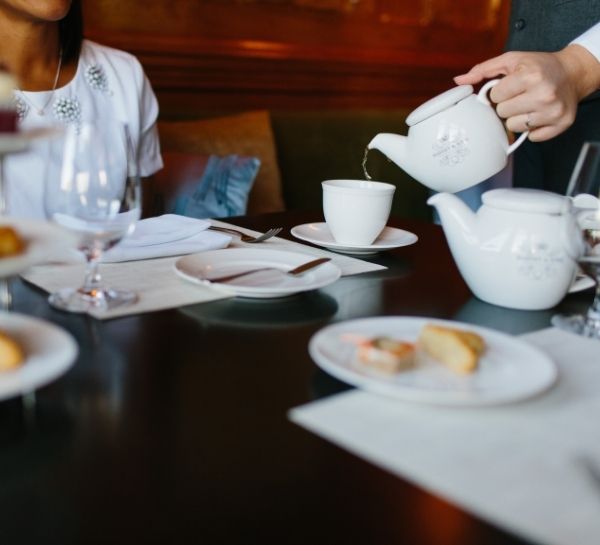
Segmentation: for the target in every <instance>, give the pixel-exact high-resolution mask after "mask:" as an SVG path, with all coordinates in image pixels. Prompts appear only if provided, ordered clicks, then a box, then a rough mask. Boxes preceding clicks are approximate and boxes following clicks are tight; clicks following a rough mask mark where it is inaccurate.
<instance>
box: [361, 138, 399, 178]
mask: <svg viewBox="0 0 600 545" xmlns="http://www.w3.org/2000/svg"><path fill="white" fill-rule="evenodd" d="M406 143H407V139H406V136H402V135H400V134H392V133H383V132H382V133H380V134H377V135H376V136H375V137H374V138H373V140H371V141H370V142H369V144H368V145H367V149H376V150H379V151H380V152H381V153H383V154H384V155H385V156H386V157H387V158H388V159H389V160H390V161H393V162H394V163H396V164H397V165H398V166H399V167H401V168H403V169H404V170H406V162H407V159H406V158H407V151H406V148H407V146H406Z"/></svg>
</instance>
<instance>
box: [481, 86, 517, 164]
mask: <svg viewBox="0 0 600 545" xmlns="http://www.w3.org/2000/svg"><path fill="white" fill-rule="evenodd" d="M499 82H500V80H499V79H492V80H490V81H488V82H487V83H486V84H485V85H484V86H483V87H482V88H481V89H479V93H477V100H479V101H480V102H483V103H484V104H486V105H487V106H491V105H492V103H491V102H490V101H489V99H488V91H489V90H490V89H491V88H492V87H493V86H494V85H496V84H497V83H499ZM528 136H529V131H525V132H522V133H521V136H519V138H517V139H516V140H515V141H514V142H513V143H512V144H511V145H510V146H508V149H507V150H506V155H510V154H511V153H512V152H513V151H515V150H516V149H517V148H518V147H519V146H520V145H521V144H522V143H523V142H524V141H525V140H526V139H527V137H528Z"/></svg>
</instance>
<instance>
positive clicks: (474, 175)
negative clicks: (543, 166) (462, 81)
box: [363, 80, 529, 193]
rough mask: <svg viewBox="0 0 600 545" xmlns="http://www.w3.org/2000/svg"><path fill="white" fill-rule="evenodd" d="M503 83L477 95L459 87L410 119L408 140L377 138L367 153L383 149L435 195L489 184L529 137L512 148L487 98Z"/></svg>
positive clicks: (387, 135)
mask: <svg viewBox="0 0 600 545" xmlns="http://www.w3.org/2000/svg"><path fill="white" fill-rule="evenodd" d="M499 81H500V80H492V81H489V82H487V83H486V84H485V85H484V86H483V87H482V88H481V90H480V91H479V93H477V94H474V93H473V87H472V86H471V85H460V86H458V87H454V88H453V89H450V90H448V91H446V92H445V93H442V94H441V95H438V96H436V97H434V98H432V99H431V100H428V101H427V102H425V103H424V104H422V105H421V106H419V107H418V108H417V109H416V110H414V111H413V112H412V113H411V114H410V115H409V116H408V117H407V118H406V124H407V125H408V126H409V130H408V135H407V136H401V135H398V134H390V133H381V134H378V135H376V136H375V137H374V138H373V140H371V142H370V143H369V144H368V145H367V151H368V150H369V149H377V150H379V151H381V152H382V153H383V154H384V155H386V156H387V157H388V158H389V159H390V160H392V161H393V162H394V163H396V164H397V165H398V166H399V167H401V168H402V169H403V170H405V171H406V172H407V173H408V174H410V175H411V176H412V177H413V178H415V179H416V180H417V181H419V182H420V183H422V184H423V185H425V186H427V187H429V188H430V189H433V190H435V191H448V192H451V193H456V192H457V191H461V190H462V189H466V188H468V187H471V186H473V185H475V184H478V183H480V182H482V181H484V180H486V179H487V178H489V177H491V176H493V175H494V174H497V173H498V172H500V171H501V170H502V169H503V168H504V167H505V166H506V163H507V158H508V156H509V155H510V154H511V153H512V152H513V151H514V150H515V149H516V148H517V147H518V146H520V145H521V143H522V142H523V141H524V140H525V139H526V138H527V136H528V134H529V133H528V132H524V133H523V134H521V136H520V137H519V138H518V139H517V140H516V141H515V142H514V143H513V144H512V145H509V142H508V136H507V134H506V130H505V128H504V125H503V123H502V121H501V120H500V118H499V117H498V116H497V115H496V111H495V110H494V108H493V106H492V105H491V104H490V101H489V100H488V98H487V93H488V91H489V89H490V88H491V87H492V86H494V85H496V83H498V82H499ZM365 161H366V154H365ZM365 161H364V162H363V166H364V163H365ZM365 174H367V172H366V168H365ZM367 177H368V174H367Z"/></svg>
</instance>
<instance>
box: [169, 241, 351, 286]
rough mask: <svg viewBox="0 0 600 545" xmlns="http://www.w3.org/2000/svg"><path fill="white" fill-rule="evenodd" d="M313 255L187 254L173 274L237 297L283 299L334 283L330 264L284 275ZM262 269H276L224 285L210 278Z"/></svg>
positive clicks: (334, 267) (232, 251) (245, 251)
mask: <svg viewBox="0 0 600 545" xmlns="http://www.w3.org/2000/svg"><path fill="white" fill-rule="evenodd" d="M313 259H314V256H311V255H306V254H301V253H297V252H286V251H280V250H254V249H246V248H226V249H223V250H213V251H209V252H201V253H198V254H193V255H188V256H185V257H182V258H181V259H178V260H177V261H176V262H175V272H176V273H177V274H178V275H180V276H181V277H183V278H185V279H186V280H189V281H190V282H194V283H196V284H203V285H206V286H210V287H212V288H215V289H218V290H221V291H225V292H227V293H231V294H232V295H238V296H240V297H253V298H272V297H286V296H288V295H293V294H295V293H299V292H302V291H309V290H315V289H318V288H322V287H323V286H327V285H329V284H331V283H332V282H335V281H336V280H337V279H338V278H339V277H340V276H341V271H340V269H339V267H337V265H334V264H333V263H331V262H328V263H324V264H323V265H320V266H318V267H316V268H314V269H311V270H309V271H307V272H306V273H304V274H302V275H300V276H290V275H286V274H285V271H289V270H291V269H293V268H295V267H297V266H298V265H301V264H302V263H306V262H308V261H311V260H313ZM261 267H273V268H275V269H278V270H269V271H262V272H257V273H255V274H250V275H247V276H243V277H241V278H236V279H235V280H231V281H230V282H227V283H212V282H210V280H209V279H210V278H216V277H219V276H225V275H229V274H235V273H238V272H243V271H249V270H251V269H258V268H261Z"/></svg>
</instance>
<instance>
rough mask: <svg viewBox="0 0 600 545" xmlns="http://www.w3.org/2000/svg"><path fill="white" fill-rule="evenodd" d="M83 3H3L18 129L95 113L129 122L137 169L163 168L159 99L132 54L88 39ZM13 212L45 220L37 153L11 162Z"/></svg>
mask: <svg viewBox="0 0 600 545" xmlns="http://www.w3.org/2000/svg"><path fill="white" fill-rule="evenodd" d="M82 26H83V25H82V14H81V3H80V0H72V1H71V0H0V63H2V64H4V65H5V66H6V68H7V69H8V71H10V72H11V73H12V74H14V75H15V77H16V78H17V81H18V82H19V88H18V89H16V90H15V100H16V103H17V109H18V112H19V122H20V128H21V129H30V128H34V127H40V126H48V125H54V124H56V123H61V124H78V123H81V122H85V121H93V120H95V119H98V118H113V119H117V120H119V121H122V122H124V123H127V125H128V127H129V130H130V133H131V135H132V139H133V141H134V144H135V145H137V146H138V148H139V150H140V156H139V159H140V172H141V175H142V176H149V175H151V174H153V173H154V172H156V171H157V170H159V169H160V168H162V159H161V156H160V146H159V141H158V133H157V130H156V119H157V116H158V103H157V101H156V97H155V95H154V93H153V91H152V88H151V86H150V83H149V81H148V79H147V78H146V76H145V74H144V71H143V69H142V67H141V65H140V63H139V62H138V61H137V59H136V58H135V57H133V56H132V55H130V54H129V53H125V52H123V51H119V50H116V49H112V48H109V47H106V46H102V45H99V44H96V43H93V42H90V41H88V40H84V39H83V35H82ZM6 179H7V183H8V188H7V198H8V213H9V214H10V215H14V216H21V217H36V218H43V217H44V209H43V183H44V165H43V164H42V161H41V159H39V158H36V157H35V156H34V157H32V154H23V155H21V156H19V155H14V156H10V157H8V159H7V161H6Z"/></svg>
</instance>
